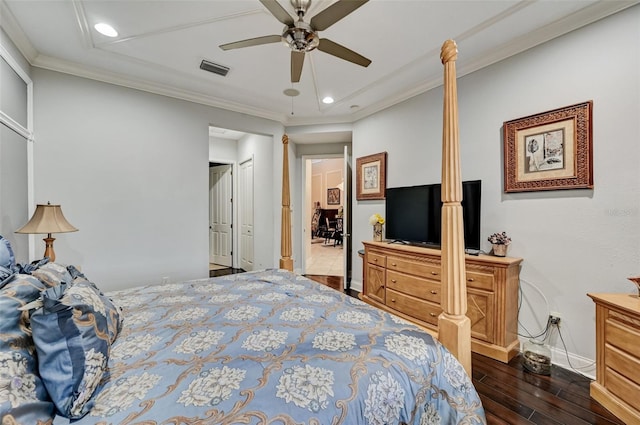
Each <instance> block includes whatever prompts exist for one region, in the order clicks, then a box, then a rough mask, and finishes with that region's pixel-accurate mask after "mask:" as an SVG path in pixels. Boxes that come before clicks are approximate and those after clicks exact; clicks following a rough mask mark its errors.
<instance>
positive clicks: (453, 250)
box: [438, 40, 471, 376]
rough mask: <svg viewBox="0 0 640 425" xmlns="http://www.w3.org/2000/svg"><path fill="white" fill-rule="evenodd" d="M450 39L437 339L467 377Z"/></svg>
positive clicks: (454, 53)
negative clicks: (441, 283)
mask: <svg viewBox="0 0 640 425" xmlns="http://www.w3.org/2000/svg"><path fill="white" fill-rule="evenodd" d="M457 58H458V48H457V46H456V43H455V42H454V41H453V40H447V41H445V42H444V44H443V45H442V51H441V53H440V59H441V60H442V64H443V65H444V112H443V122H442V203H443V204H442V241H441V250H442V282H443V285H442V298H441V300H440V303H441V306H442V309H443V310H444V311H443V312H442V314H440V317H439V318H438V339H439V340H440V342H442V344H443V345H444V346H445V347H447V348H448V349H449V351H451V353H452V354H453V355H454V356H456V358H457V359H458V360H459V361H460V363H462V366H463V367H464V368H465V370H466V371H467V374H469V376H471V321H470V320H469V318H468V317H467V316H466V312H467V287H466V269H465V262H464V228H463V224H462V204H461V202H462V177H461V173H460V143H459V141H458V89H457V85H456V63H455V61H456V59H457Z"/></svg>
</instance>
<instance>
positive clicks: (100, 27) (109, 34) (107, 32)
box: [93, 22, 118, 37]
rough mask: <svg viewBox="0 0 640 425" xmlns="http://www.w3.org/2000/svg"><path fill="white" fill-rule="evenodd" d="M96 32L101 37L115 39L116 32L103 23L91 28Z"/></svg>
mask: <svg viewBox="0 0 640 425" xmlns="http://www.w3.org/2000/svg"><path fill="white" fill-rule="evenodd" d="M93 27H94V28H95V29H96V31H98V32H99V33H100V34H102V35H106V36H107V37H117V36H118V31H116V30H115V29H114V28H113V27H112V26H111V25H109V24H105V23H104V22H100V23H98V24H95V25H94V26H93Z"/></svg>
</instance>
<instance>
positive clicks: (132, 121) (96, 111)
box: [33, 69, 282, 290]
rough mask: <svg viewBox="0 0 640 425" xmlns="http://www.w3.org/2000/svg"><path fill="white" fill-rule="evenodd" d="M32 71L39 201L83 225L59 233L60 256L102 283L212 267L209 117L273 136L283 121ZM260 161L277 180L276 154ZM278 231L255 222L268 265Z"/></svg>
mask: <svg viewBox="0 0 640 425" xmlns="http://www.w3.org/2000/svg"><path fill="white" fill-rule="evenodd" d="M33 74H34V80H35V83H34V85H35V102H34V103H35V106H36V109H35V134H36V146H35V161H34V162H35V176H34V180H35V194H36V201H37V202H47V201H51V202H52V203H54V202H55V203H60V204H61V205H62V208H63V211H64V212H65V215H66V217H67V219H68V220H69V221H70V222H71V223H72V224H73V225H75V226H76V227H77V228H78V229H80V231H79V232H77V233H68V234H58V235H57V241H56V243H55V247H56V254H57V257H58V258H57V259H58V261H60V262H65V263H71V264H76V265H79V266H81V267H82V269H83V271H84V272H85V273H86V274H87V276H88V277H89V278H90V279H92V280H94V281H95V282H96V283H97V284H99V285H100V286H101V288H102V289H104V290H110V289H116V288H122V287H127V286H133V285H137V284H144V283H150V284H151V283H159V282H160V281H161V280H162V278H163V277H164V276H167V277H169V278H170V279H171V280H173V281H176V280H180V279H186V278H196V277H203V276H206V275H207V274H208V261H209V260H208V256H209V254H208V250H209V247H208V180H209V176H208V159H209V152H208V150H209V143H208V140H209V130H208V128H209V125H214V126H220V124H221V123H224V124H225V125H226V126H227V127H231V128H235V129H239V130H244V131H252V132H256V133H258V132H259V133H262V134H273V139H274V140H279V139H280V138H281V135H282V126H281V125H280V124H278V123H274V122H272V121H268V120H264V119H260V118H252V117H247V116H246V115H243V114H238V113H234V112H229V111H224V110H220V109H216V108H211V107H207V106H202V105H197V104H193V103H189V102H184V101H180V100H176V99H171V98H167V97H163V96H159V95H154V94H149V93H146V92H141V91H137V90H131V89H128V88H123V87H118V86H114V85H110V84H105V83H100V82H96V81H92V80H87V79H83V78H77V77H73V76H69V75H65V74H60V73H56V72H51V71H46V70H43V69H34V71H33ZM274 149H276V148H275V147H272V146H269V150H271V151H273V150H274ZM261 166H262V167H264V169H265V171H264V172H263V179H264V180H263V181H265V182H267V184H269V185H271V186H272V183H273V181H274V178H276V173H275V172H274V171H273V170H272V169H273V160H272V156H271V155H268V156H267V157H266V159H265V162H264V164H262V165H261ZM270 196H271V197H273V196H274V195H273V193H270ZM272 205H273V203H272V202H270V203H267V207H266V209H267V210H269V209H272V208H273V206H272ZM267 214H268V213H267ZM272 214H273V213H271V215H272ZM278 231H279V222H275V221H274V220H272V221H269V222H267V221H266V220H265V222H264V223H263V224H262V227H261V228H260V229H256V239H257V240H258V241H260V242H259V243H264V244H265V245H264V246H263V245H257V246H256V252H269V253H270V254H271V255H272V256H273V257H272V259H271V261H268V260H267V259H264V260H261V261H262V262H264V263H267V264H266V265H268V266H273V264H275V258H277V257H276V256H275V254H273V246H274V244H275V242H274V237H273V235H274V234H277V233H276V232H278Z"/></svg>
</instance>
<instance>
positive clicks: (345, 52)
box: [318, 38, 371, 68]
mask: <svg viewBox="0 0 640 425" xmlns="http://www.w3.org/2000/svg"><path fill="white" fill-rule="evenodd" d="M318 50H321V51H323V52H325V53H329V54H330V55H333V56H336V57H339V58H340V59H344V60H346V61H349V62H353V63H355V64H356V65H360V66H364V67H365V68H366V67H367V66H369V64H370V63H371V61H370V60H369V59H367V58H365V57H364V56H362V55H360V54H358V53H356V52H354V51H353V50H350V49H347V48H346V47H344V46H341V45H339V44H338V43H335V42H333V41H331V40H329V39H326V38H321V39H320V44H318Z"/></svg>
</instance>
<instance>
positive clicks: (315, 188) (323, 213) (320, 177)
mask: <svg viewBox="0 0 640 425" xmlns="http://www.w3.org/2000/svg"><path fill="white" fill-rule="evenodd" d="M303 160H304V165H305V173H304V175H305V184H304V187H305V196H304V199H305V202H304V203H305V208H304V217H305V223H306V224H305V226H304V236H305V237H304V247H305V249H304V250H303V256H304V274H307V275H325V276H341V277H342V276H345V275H346V274H345V262H344V258H345V255H348V254H347V253H346V251H347V250H346V249H345V244H344V243H343V241H344V234H345V229H344V219H345V214H344V212H345V206H346V203H347V202H348V199H347V196H346V192H345V190H344V189H345V182H346V179H345V175H344V158H343V156H342V155H324V156H305V157H304V158H303Z"/></svg>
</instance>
